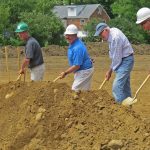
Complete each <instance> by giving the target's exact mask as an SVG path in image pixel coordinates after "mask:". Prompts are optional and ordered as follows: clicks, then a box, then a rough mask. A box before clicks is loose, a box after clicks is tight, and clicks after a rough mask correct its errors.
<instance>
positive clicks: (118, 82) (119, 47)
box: [94, 23, 134, 103]
mask: <svg viewBox="0 0 150 150" xmlns="http://www.w3.org/2000/svg"><path fill="white" fill-rule="evenodd" d="M94 36H100V37H101V38H102V39H103V40H104V41H107V42H108V43H109V56H110V58H111V60H112V63H111V65H110V68H109V70H108V71H107V72H106V76H105V77H106V80H109V79H110V77H111V75H112V72H113V71H114V72H115V73H116V77H115V79H114V82H113V87H112V92H113V96H114V98H115V101H116V102H118V103H121V102H122V101H123V100H124V99H126V98H127V97H131V88H130V72H131V71H132V68H133V64H134V57H133V49H132V46H131V44H130V42H129V41H128V39H127V37H126V36H125V35H124V34H123V33H122V31H120V30H119V29H117V28H110V27H109V26H108V25H107V24H105V23H99V24H98V25H97V26H96V32H95V35H94Z"/></svg>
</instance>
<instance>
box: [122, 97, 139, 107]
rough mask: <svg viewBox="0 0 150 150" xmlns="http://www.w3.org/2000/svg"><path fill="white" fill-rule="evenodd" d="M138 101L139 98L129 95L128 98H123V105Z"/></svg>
mask: <svg viewBox="0 0 150 150" xmlns="http://www.w3.org/2000/svg"><path fill="white" fill-rule="evenodd" d="M136 102H137V99H134V98H131V97H127V98H126V99H124V100H123V102H122V105H124V106H130V105H132V104H134V103H136Z"/></svg>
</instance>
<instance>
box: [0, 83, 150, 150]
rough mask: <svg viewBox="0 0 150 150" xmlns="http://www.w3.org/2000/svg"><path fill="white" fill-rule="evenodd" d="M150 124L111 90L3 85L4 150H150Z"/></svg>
mask: <svg viewBox="0 0 150 150" xmlns="http://www.w3.org/2000/svg"><path fill="white" fill-rule="evenodd" d="M149 124H150V121H149V120H145V119H142V118H140V116H138V115H137V114H136V113H135V112H134V111H133V110H132V108H126V107H123V106H120V105H117V104H115V103H114V100H113V99H112V98H111V97H110V96H109V95H108V93H107V92H106V91H103V90H99V91H90V92H82V93H80V94H76V93H74V92H73V91H71V90H70V87H69V86H68V85H66V84H64V83H61V84H58V83H52V82H37V83H34V82H29V83H22V82H10V83H7V84H3V85H0V127H1V128H0V133H1V134H0V149H2V150H149V148H150V126H149Z"/></svg>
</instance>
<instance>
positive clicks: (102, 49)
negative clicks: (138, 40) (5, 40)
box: [0, 42, 150, 58]
mask: <svg viewBox="0 0 150 150" xmlns="http://www.w3.org/2000/svg"><path fill="white" fill-rule="evenodd" d="M85 44H86V46H87V49H88V51H89V54H90V56H95V57H97V56H100V55H108V51H109V48H108V43H106V42H101V43H100V42H88V43H85ZM132 46H133V49H134V52H135V54H136V55H150V46H149V45H148V44H147V45H146V44H141V45H134V44H133V45H132ZM67 47H68V46H59V45H49V46H47V47H43V48H42V51H43V55H44V56H66V55H67ZM19 49H20V54H21V55H22V56H24V54H23V53H24V47H19ZM7 50H8V57H12V58H17V57H18V51H17V48H16V47H13V46H7ZM2 57H3V58H4V57H5V48H4V47H2V48H1V49H0V58H2Z"/></svg>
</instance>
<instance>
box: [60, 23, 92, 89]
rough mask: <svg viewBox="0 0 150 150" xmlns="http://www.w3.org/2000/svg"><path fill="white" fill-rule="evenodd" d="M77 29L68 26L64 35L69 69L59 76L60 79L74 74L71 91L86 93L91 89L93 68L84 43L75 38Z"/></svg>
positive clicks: (72, 25) (73, 26)
mask: <svg viewBox="0 0 150 150" xmlns="http://www.w3.org/2000/svg"><path fill="white" fill-rule="evenodd" d="M77 34H78V29H77V27H76V26H75V25H74V24H71V25H69V26H68V27H67V28H66V31H65V33H64V35H65V38H66V40H67V41H68V42H69V44H70V45H69V48H68V61H69V65H70V67H69V68H68V69H67V70H66V71H64V72H62V73H61V74H60V78H64V77H66V75H68V74H70V73H74V82H73V85H72V90H74V91H80V90H83V91H87V90H90V87H91V79H92V76H93V72H94V68H93V64H92V61H91V59H90V57H89V54H88V52H87V48H86V47H85V45H84V43H83V42H82V41H81V40H80V39H79V38H78V37H77Z"/></svg>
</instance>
